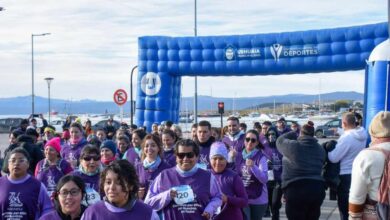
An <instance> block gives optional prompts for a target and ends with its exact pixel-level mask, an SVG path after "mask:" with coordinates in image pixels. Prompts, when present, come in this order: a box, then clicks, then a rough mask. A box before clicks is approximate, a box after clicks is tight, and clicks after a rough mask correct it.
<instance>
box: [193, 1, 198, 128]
mask: <svg viewBox="0 0 390 220" xmlns="http://www.w3.org/2000/svg"><path fill="white" fill-rule="evenodd" d="M194 3H195V7H194V9H195V10H194V35H195V37H197V36H198V27H197V22H198V21H197V1H196V0H195V2H194ZM194 114H195V117H194V118H195V124H197V123H198V76H197V75H195V94H194Z"/></svg>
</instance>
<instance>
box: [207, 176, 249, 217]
mask: <svg viewBox="0 0 390 220" xmlns="http://www.w3.org/2000/svg"><path fill="white" fill-rule="evenodd" d="M211 172H212V174H213V175H214V176H215V178H216V179H217V182H218V185H219V187H220V188H221V191H222V193H223V194H224V195H226V196H227V203H223V204H222V207H221V212H220V213H219V214H218V215H216V216H215V218H214V220H242V219H243V215H242V212H241V209H242V208H244V207H245V206H247V205H248V195H247V194H246V191H245V187H244V184H243V183H242V180H241V177H240V176H239V175H238V174H237V173H236V172H234V171H232V170H230V169H225V170H224V171H223V172H222V173H215V172H214V171H213V170H211Z"/></svg>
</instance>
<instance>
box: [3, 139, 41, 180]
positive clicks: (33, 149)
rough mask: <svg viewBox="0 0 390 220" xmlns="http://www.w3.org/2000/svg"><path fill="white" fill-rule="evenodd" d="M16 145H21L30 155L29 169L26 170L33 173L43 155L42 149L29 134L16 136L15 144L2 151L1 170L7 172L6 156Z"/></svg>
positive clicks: (7, 156)
mask: <svg viewBox="0 0 390 220" xmlns="http://www.w3.org/2000/svg"><path fill="white" fill-rule="evenodd" d="M17 147H23V148H24V149H25V150H26V151H27V152H28V153H29V155H30V158H31V160H30V167H29V170H28V172H29V173H30V174H32V175H34V171H35V166H36V165H37V163H38V162H39V161H40V160H42V159H43V158H44V157H45V156H44V154H43V152H42V150H41V149H40V147H39V146H37V145H36V144H35V143H34V139H33V138H32V137H31V136H29V135H25V134H23V135H20V136H18V138H17V143H15V144H11V145H10V146H9V147H8V148H7V149H6V150H5V152H4V154H5V156H4V162H3V167H2V172H4V173H9V170H8V158H9V156H10V155H9V153H10V152H11V151H12V150H13V149H15V148H17Z"/></svg>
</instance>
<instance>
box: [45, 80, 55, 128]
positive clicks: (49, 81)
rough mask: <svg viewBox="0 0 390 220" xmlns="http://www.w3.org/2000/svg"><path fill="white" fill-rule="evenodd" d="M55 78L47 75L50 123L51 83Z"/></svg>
mask: <svg viewBox="0 0 390 220" xmlns="http://www.w3.org/2000/svg"><path fill="white" fill-rule="evenodd" d="M53 79H54V78H52V77H46V78H45V80H46V82H47V88H48V97H49V111H48V114H49V124H50V109H51V108H50V84H51V82H52V81H53Z"/></svg>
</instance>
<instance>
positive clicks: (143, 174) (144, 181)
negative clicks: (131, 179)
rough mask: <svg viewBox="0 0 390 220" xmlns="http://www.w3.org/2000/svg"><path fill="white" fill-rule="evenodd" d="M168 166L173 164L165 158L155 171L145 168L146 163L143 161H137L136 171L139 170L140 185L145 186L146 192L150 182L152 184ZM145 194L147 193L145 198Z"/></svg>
mask: <svg viewBox="0 0 390 220" xmlns="http://www.w3.org/2000/svg"><path fill="white" fill-rule="evenodd" d="M168 168H171V166H170V165H169V164H167V163H165V162H164V161H163V160H161V163H160V165H159V166H158V167H157V169H156V170H154V171H149V170H145V168H144V165H143V164H142V163H137V164H136V165H135V171H136V172H137V176H138V180H139V185H140V187H145V192H147V191H148V189H149V186H150V184H152V182H153V180H154V179H155V178H156V176H157V175H159V174H160V173H161V171H163V170H165V169H168ZM145 196H146V193H145V195H144V198H145ZM144 198H140V199H144Z"/></svg>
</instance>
